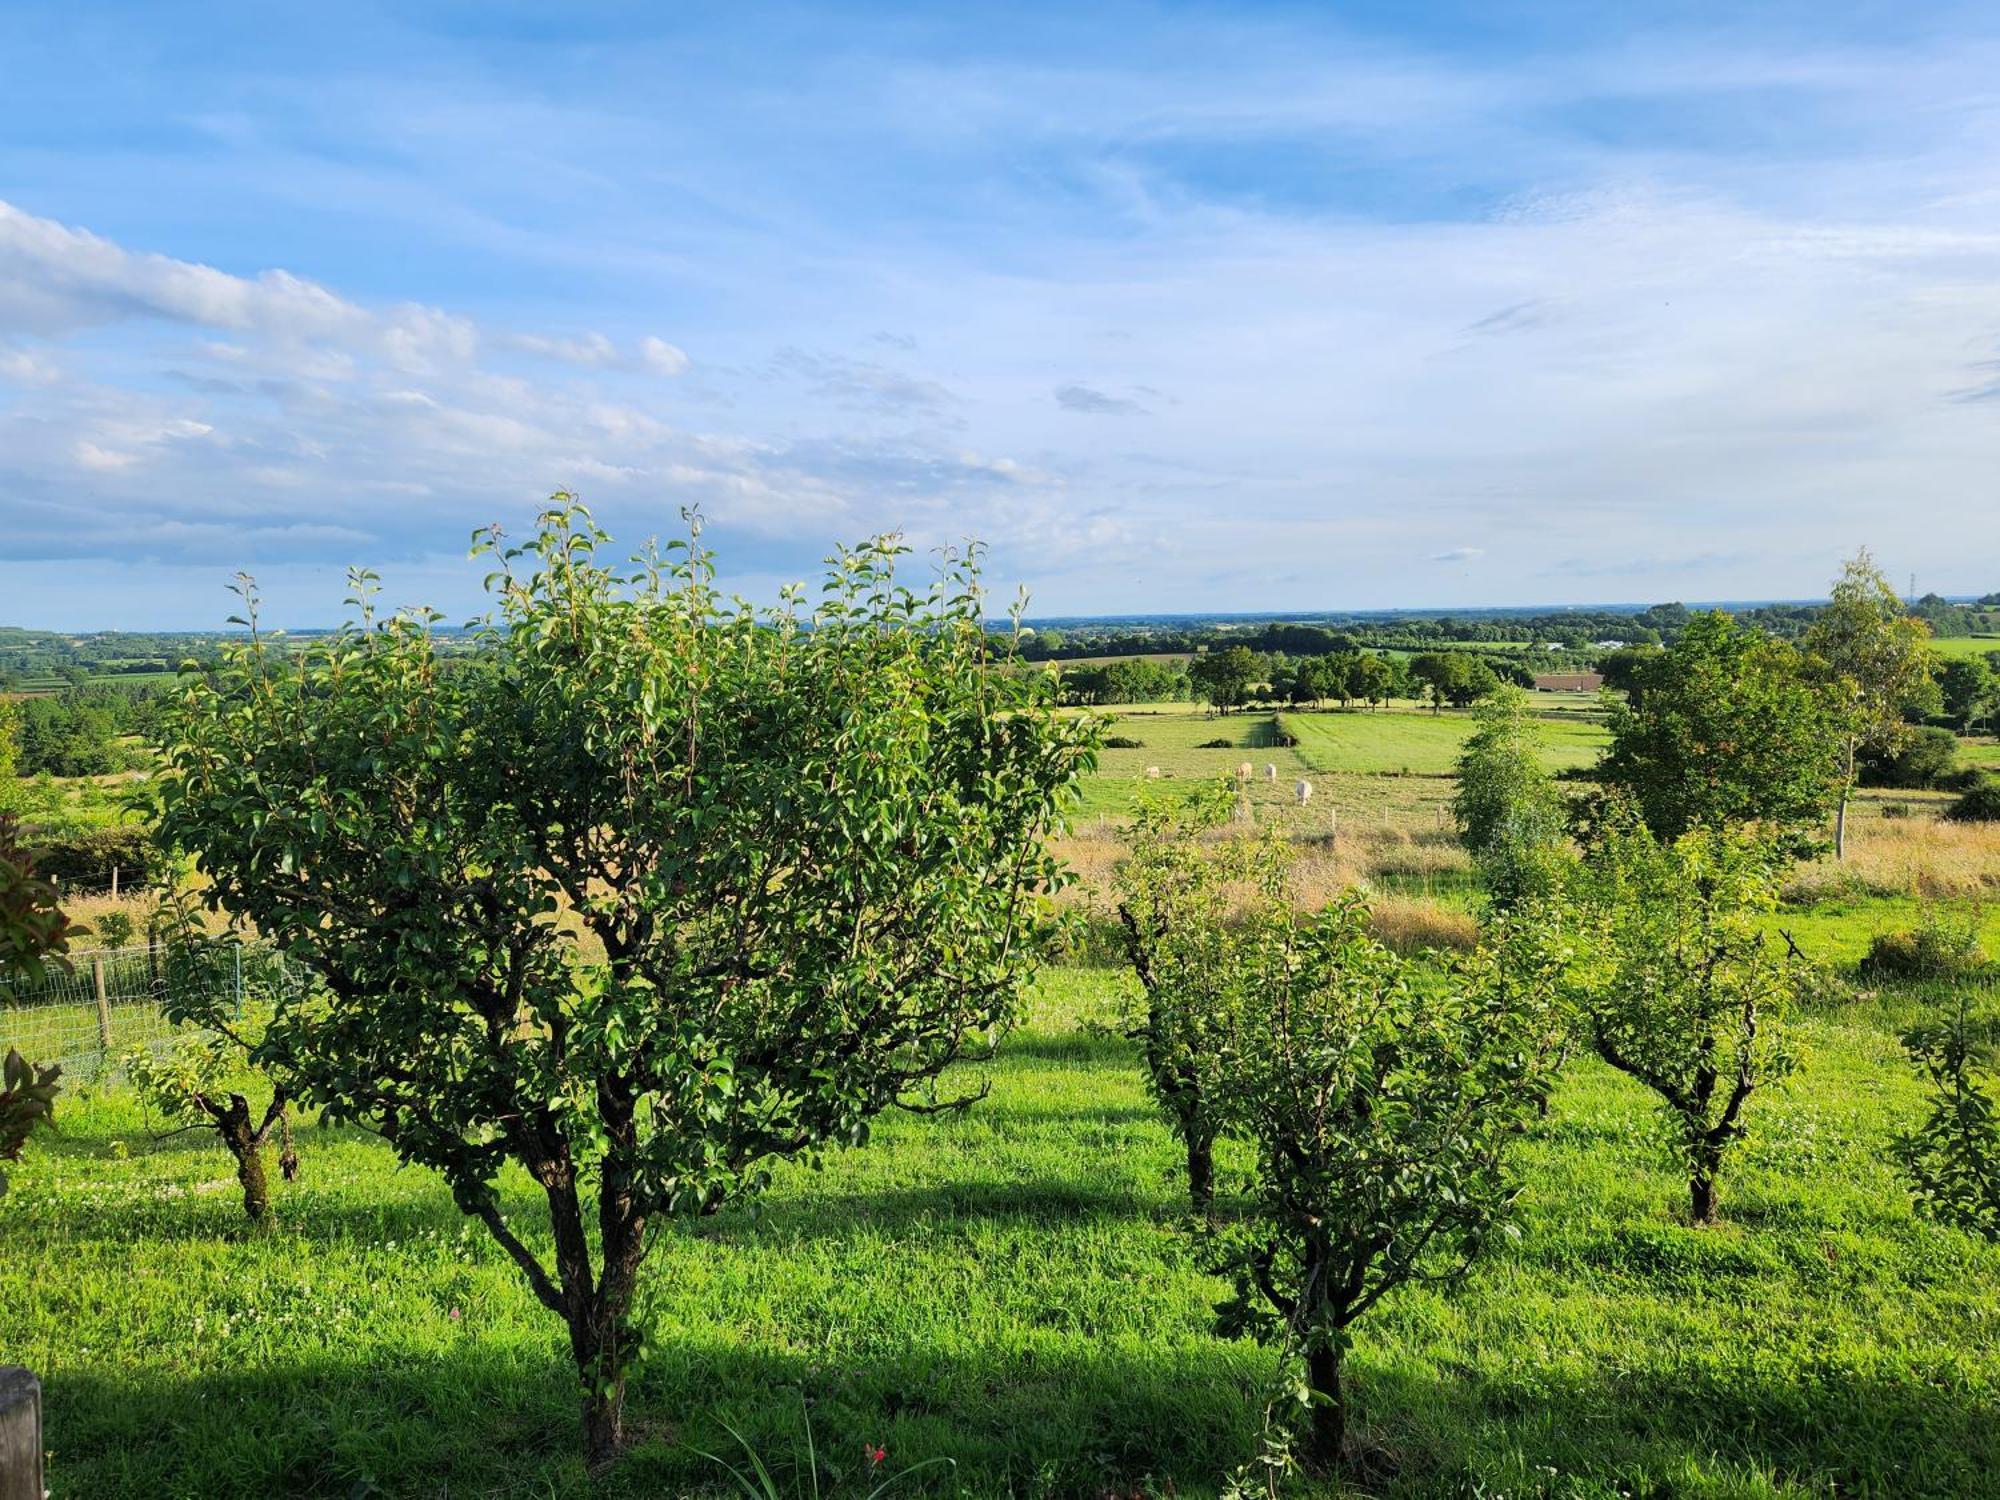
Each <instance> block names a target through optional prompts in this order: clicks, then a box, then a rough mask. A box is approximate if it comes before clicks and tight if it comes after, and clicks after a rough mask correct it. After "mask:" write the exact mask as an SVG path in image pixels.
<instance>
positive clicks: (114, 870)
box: [111, 865, 118, 901]
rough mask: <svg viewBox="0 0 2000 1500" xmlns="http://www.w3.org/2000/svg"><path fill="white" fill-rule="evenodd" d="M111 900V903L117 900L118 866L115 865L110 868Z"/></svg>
mask: <svg viewBox="0 0 2000 1500" xmlns="http://www.w3.org/2000/svg"><path fill="white" fill-rule="evenodd" d="M111 899H112V900H113V901H116V900H117V899H118V866H116V865H113V866H112V867H111Z"/></svg>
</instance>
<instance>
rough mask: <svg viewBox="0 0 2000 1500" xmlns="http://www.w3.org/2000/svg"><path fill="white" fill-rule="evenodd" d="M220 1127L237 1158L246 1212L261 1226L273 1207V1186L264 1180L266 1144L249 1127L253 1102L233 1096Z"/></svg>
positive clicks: (239, 1095) (219, 1120)
mask: <svg viewBox="0 0 2000 1500" xmlns="http://www.w3.org/2000/svg"><path fill="white" fill-rule="evenodd" d="M217 1123H218V1124H219V1125H220V1126H221V1128H222V1142H223V1144H224V1145H225V1146H227V1147H228V1148H229V1154H230V1155H231V1156H233V1157H235V1158H236V1180H237V1181H238V1182H240V1183H242V1184H243V1212H245V1213H246V1214H248V1215H249V1216H250V1218H251V1221H252V1222H253V1223H262V1222H263V1220H264V1215H265V1213H266V1212H268V1211H269V1209H270V1207H271V1189H270V1185H269V1184H268V1183H267V1182H266V1181H265V1179H264V1141H263V1138H262V1137H261V1136H260V1135H259V1134H258V1133H257V1131H256V1130H255V1129H254V1128H253V1127H252V1126H251V1124H250V1101H249V1100H247V1099H245V1098H244V1097H243V1096H242V1095H241V1094H233V1095H231V1096H230V1100H229V1108H228V1109H226V1110H224V1111H223V1113H222V1115H221V1116H220V1118H219V1119H218V1121H217Z"/></svg>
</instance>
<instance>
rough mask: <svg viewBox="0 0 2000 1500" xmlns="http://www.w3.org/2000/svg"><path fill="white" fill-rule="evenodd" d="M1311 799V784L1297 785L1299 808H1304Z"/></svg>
mask: <svg viewBox="0 0 2000 1500" xmlns="http://www.w3.org/2000/svg"><path fill="white" fill-rule="evenodd" d="M1312 799H1313V784H1312V783H1311V782H1310V781H1301V782H1300V783H1299V806H1301V807H1304V806H1305V805H1306V804H1307V803H1308V802H1310V801H1312Z"/></svg>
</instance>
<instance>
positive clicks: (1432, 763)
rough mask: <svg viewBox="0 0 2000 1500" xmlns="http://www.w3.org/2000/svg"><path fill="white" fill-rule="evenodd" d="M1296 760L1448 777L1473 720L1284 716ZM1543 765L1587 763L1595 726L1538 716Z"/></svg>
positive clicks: (1409, 715)
mask: <svg viewBox="0 0 2000 1500" xmlns="http://www.w3.org/2000/svg"><path fill="white" fill-rule="evenodd" d="M1284 725H1285V728H1286V729H1287V730H1288V731H1290V732H1291V733H1292V734H1293V735H1294V736H1295V737H1296V738H1297V739H1298V742H1299V744H1298V753H1299V758H1300V759H1301V760H1303V761H1304V762H1305V764H1306V765H1307V766H1308V767H1309V768H1311V769H1312V770H1314V771H1345V772H1352V773H1360V774H1373V775H1404V776H1449V775H1450V774H1452V772H1453V770H1454V768H1455V767H1456V766H1457V763H1458V757H1459V753H1460V751H1462V750H1463V749H1464V747H1465V740H1466V737H1467V736H1468V735H1470V734H1471V733H1472V730H1473V725H1474V720H1473V718H1472V715H1471V714H1469V713H1465V712H1454V711H1449V710H1448V711H1446V712H1443V713H1439V714H1435V715H1433V714H1432V713H1431V712H1430V711H1429V710H1426V709H1400V710H1384V711H1380V712H1370V711H1367V710H1359V709H1357V710H1353V711H1349V712H1335V713H1310V714H1305V713H1288V714H1286V715H1285V719H1284ZM1540 727H1541V730H1542V736H1543V742H1544V755H1543V760H1544V762H1545V764H1546V765H1547V766H1548V768H1549V769H1550V770H1566V769H1569V768H1572V767H1576V766H1587V765H1591V764H1593V763H1594V762H1595V761H1596V759H1597V757H1598V755H1599V754H1600V753H1601V752H1602V750H1603V748H1604V745H1605V743H1606V734H1605V731H1604V728H1603V726H1602V725H1601V724H1599V723H1597V722H1595V721H1593V720H1591V719H1588V718H1585V717H1583V716H1581V715H1569V716H1565V717H1554V716H1547V717H1544V718H1543V719H1542V721H1541V724H1540Z"/></svg>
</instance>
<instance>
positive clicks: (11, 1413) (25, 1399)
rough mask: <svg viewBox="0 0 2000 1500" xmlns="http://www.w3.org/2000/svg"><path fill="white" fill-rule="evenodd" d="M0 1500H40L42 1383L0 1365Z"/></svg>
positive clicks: (18, 1369) (29, 1374) (15, 1368)
mask: <svg viewBox="0 0 2000 1500" xmlns="http://www.w3.org/2000/svg"><path fill="white" fill-rule="evenodd" d="M0 1500H42V1383H41V1382H40V1381H39V1380H37V1379H35V1375H34V1372H33V1371H32V1370H24V1369H22V1368H21V1366H19V1365H0Z"/></svg>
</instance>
